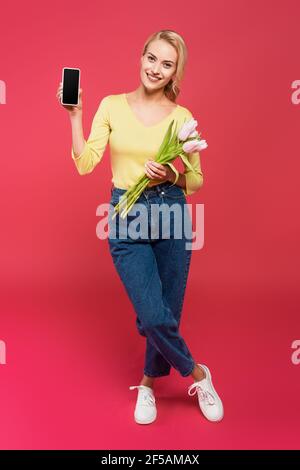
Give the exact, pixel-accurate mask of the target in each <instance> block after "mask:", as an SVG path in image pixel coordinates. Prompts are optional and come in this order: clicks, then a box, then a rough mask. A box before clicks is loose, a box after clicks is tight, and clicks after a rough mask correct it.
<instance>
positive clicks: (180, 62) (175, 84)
mask: <svg viewBox="0 0 300 470" xmlns="http://www.w3.org/2000/svg"><path fill="white" fill-rule="evenodd" d="M157 39H163V40H164V41H167V42H168V43H169V44H171V46H173V47H174V48H175V49H176V51H177V67H176V77H175V79H171V80H170V81H169V83H167V85H166V86H165V87H164V93H165V95H166V96H167V97H168V98H169V99H170V100H171V101H174V102H175V101H176V98H177V96H178V95H179V93H180V88H179V83H180V82H181V80H182V79H183V76H184V68H185V64H186V61H187V48H186V45H185V42H184V39H183V37H182V36H180V34H178V33H176V31H172V30H171V29H161V30H160V31H158V32H156V33H153V34H151V36H150V37H148V39H147V41H146V43H145V44H144V48H143V54H142V55H143V56H144V55H145V54H146V53H147V50H148V46H149V44H150V43H151V42H152V41H154V40H157Z"/></svg>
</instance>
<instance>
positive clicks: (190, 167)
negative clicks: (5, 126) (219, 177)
mask: <svg viewBox="0 0 300 470" xmlns="http://www.w3.org/2000/svg"><path fill="white" fill-rule="evenodd" d="M179 156H180V158H181V160H182V161H183V163H184V164H185V165H186V166H187V167H188V168H189V169H190V170H191V171H192V172H193V173H197V172H196V170H195V169H194V167H193V166H192V165H191V164H190V162H189V160H188V157H187V156H186V155H185V154H184V153H180V155H179Z"/></svg>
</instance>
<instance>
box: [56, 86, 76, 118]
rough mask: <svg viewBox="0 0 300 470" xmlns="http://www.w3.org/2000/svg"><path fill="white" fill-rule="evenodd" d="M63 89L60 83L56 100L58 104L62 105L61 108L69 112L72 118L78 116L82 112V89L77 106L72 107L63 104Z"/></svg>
mask: <svg viewBox="0 0 300 470" xmlns="http://www.w3.org/2000/svg"><path fill="white" fill-rule="evenodd" d="M62 89H63V85H62V82H59V87H58V89H57V93H56V98H57V100H58V102H59V103H60V104H61V106H62V107H63V108H65V109H66V110H67V111H68V112H69V114H70V115H72V116H75V115H76V114H79V113H81V112H82V88H79V99H78V105H77V106H71V105H66V104H62V103H61V99H62Z"/></svg>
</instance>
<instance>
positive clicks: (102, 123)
mask: <svg viewBox="0 0 300 470" xmlns="http://www.w3.org/2000/svg"><path fill="white" fill-rule="evenodd" d="M108 98H109V97H108V96H105V97H104V98H103V99H102V101H101V102H100V104H99V107H98V109H97V111H96V114H95V115H94V118H93V122H92V127H91V131H90V135H89V137H88V140H87V141H86V140H85V139H84V142H85V146H84V148H83V151H82V152H81V154H80V155H78V156H76V155H75V153H74V150H73V146H72V149H71V156H72V159H73V160H74V163H75V165H76V168H77V170H78V173H79V174H80V175H85V174H87V173H91V172H92V171H93V169H94V168H95V166H96V165H97V164H98V163H99V162H100V161H101V159H102V157H103V154H104V151H105V149H106V145H107V143H108V139H109V135H110V131H111V127H110V120H109V108H108Z"/></svg>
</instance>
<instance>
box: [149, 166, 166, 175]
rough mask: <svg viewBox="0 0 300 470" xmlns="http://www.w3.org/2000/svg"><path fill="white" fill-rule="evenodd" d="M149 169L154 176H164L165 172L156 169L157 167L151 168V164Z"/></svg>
mask: <svg viewBox="0 0 300 470" xmlns="http://www.w3.org/2000/svg"><path fill="white" fill-rule="evenodd" d="M149 167H150V168H151V170H152V171H153V172H154V173H155V174H156V175H159V176H164V175H165V171H164V170H160V169H158V168H157V167H153V166H152V164H151V163H149Z"/></svg>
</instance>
